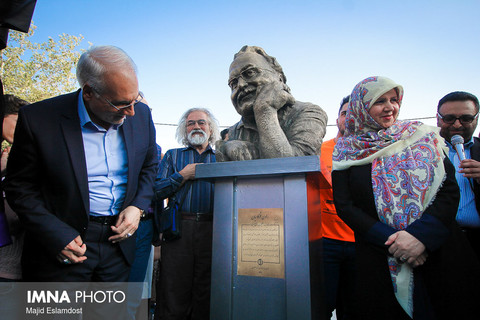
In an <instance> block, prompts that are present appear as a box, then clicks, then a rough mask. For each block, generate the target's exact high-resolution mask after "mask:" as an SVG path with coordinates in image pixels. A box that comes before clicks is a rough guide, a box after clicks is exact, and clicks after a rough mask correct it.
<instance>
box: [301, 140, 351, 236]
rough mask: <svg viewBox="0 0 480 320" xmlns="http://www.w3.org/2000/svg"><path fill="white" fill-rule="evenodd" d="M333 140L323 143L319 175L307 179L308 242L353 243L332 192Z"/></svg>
mask: <svg viewBox="0 0 480 320" xmlns="http://www.w3.org/2000/svg"><path fill="white" fill-rule="evenodd" d="M334 146H335V139H331V140H328V141H324V142H323V144H322V151H321V157H320V160H321V161H320V165H321V171H322V173H321V174H311V175H309V176H308V177H307V200H308V221H309V230H308V233H309V240H310V241H313V240H316V239H320V238H322V237H325V238H330V239H335V240H341V241H350V242H353V241H355V237H354V234H353V231H352V229H350V228H349V227H348V226H347V225H346V224H345V222H343V221H342V219H340V217H339V216H338V215H337V211H336V209H335V205H334V204H333V192H332V153H333V148H334Z"/></svg>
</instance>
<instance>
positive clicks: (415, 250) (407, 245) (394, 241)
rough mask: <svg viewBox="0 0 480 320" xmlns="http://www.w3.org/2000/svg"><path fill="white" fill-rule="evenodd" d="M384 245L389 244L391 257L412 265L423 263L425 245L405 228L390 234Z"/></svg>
mask: <svg viewBox="0 0 480 320" xmlns="http://www.w3.org/2000/svg"><path fill="white" fill-rule="evenodd" d="M385 245H387V246H390V247H389V248H388V252H389V253H390V254H391V255H392V256H393V257H395V258H396V259H398V260H399V261H401V262H406V263H408V264H410V265H412V266H413V267H418V266H420V265H422V264H424V263H425V261H426V259H427V253H426V247H425V245H424V244H423V243H422V242H420V241H419V240H418V239H417V238H415V237H414V236H412V235H411V234H410V233H408V232H407V231H405V230H401V231H397V232H395V233H394V234H392V235H391V236H390V237H388V239H387V241H386V242H385Z"/></svg>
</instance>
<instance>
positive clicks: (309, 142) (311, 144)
mask: <svg viewBox="0 0 480 320" xmlns="http://www.w3.org/2000/svg"><path fill="white" fill-rule="evenodd" d="M286 82H287V78H286V77H285V74H284V73H283V70H282V67H281V66H280V64H278V62H277V60H276V59H275V58H274V57H271V56H269V55H268V54H267V53H266V52H265V51H264V50H263V49H262V48H260V47H255V46H244V47H243V48H242V49H240V51H239V52H238V53H237V54H235V56H234V59H233V62H232V64H231V65H230V74H229V79H228V85H229V86H230V89H231V96H230V97H231V100H232V103H233V105H234V107H235V109H236V110H237V112H238V113H239V114H240V115H241V116H242V119H241V120H240V122H238V123H237V124H235V125H233V126H232V127H230V129H229V132H228V134H229V140H228V141H220V142H217V148H216V150H217V153H216V155H217V161H236V160H251V159H263V158H282V157H294V156H306V155H314V154H319V153H320V147H321V145H322V139H323V137H324V135H325V131H326V126H327V114H326V113H325V111H323V110H322V109H321V108H320V107H319V106H317V105H314V104H311V103H305V102H300V101H296V100H295V98H294V97H293V96H292V95H291V94H290V88H289V87H288V86H287V84H286Z"/></svg>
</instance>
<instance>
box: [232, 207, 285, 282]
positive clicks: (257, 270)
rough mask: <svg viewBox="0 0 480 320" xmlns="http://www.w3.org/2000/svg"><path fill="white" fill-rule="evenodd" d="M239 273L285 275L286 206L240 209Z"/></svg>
mask: <svg viewBox="0 0 480 320" xmlns="http://www.w3.org/2000/svg"><path fill="white" fill-rule="evenodd" d="M237 237H238V243H237V248H238V255H237V274H238V275H243V276H254V277H270V278H280V279H284V278H285V252H284V242H283V238H284V228H283V209H282V208H265V209H238V232H237Z"/></svg>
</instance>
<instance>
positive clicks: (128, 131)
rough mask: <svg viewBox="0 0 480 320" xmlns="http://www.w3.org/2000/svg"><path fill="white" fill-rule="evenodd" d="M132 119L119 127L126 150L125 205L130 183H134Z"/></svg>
mask: <svg viewBox="0 0 480 320" xmlns="http://www.w3.org/2000/svg"><path fill="white" fill-rule="evenodd" d="M133 120H134V119H133V117H127V118H126V119H125V122H124V123H123V125H122V126H121V127H120V128H121V130H122V131H123V138H124V139H125V148H126V149H127V159H128V180H127V189H126V191H125V203H127V199H128V198H129V192H130V190H132V185H131V184H132V183H133V181H136V180H135V179H134V177H132V174H133V171H134V170H132V166H133V165H134V163H135V137H134V136H133V132H134V128H133Z"/></svg>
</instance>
